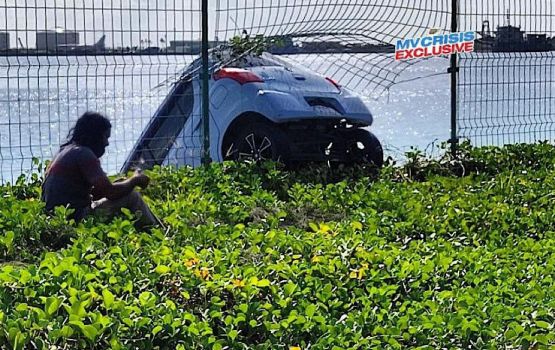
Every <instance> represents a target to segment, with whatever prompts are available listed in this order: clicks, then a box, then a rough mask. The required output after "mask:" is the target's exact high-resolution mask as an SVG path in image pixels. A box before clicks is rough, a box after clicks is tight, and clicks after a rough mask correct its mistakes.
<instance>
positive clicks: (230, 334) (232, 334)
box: [227, 329, 239, 340]
mask: <svg viewBox="0 0 555 350" xmlns="http://www.w3.org/2000/svg"><path fill="white" fill-rule="evenodd" d="M238 335H239V332H237V331H236V330H235V329H232V330H230V331H229V332H227V336H228V337H229V339H231V340H235V338H237V336H238Z"/></svg>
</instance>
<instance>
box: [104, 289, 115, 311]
mask: <svg viewBox="0 0 555 350" xmlns="http://www.w3.org/2000/svg"><path fill="white" fill-rule="evenodd" d="M102 299H103V300H104V307H105V308H106V309H109V308H111V307H112V304H114V300H115V298H114V294H112V292H110V291H109V290H108V289H106V288H104V289H103V290H102Z"/></svg>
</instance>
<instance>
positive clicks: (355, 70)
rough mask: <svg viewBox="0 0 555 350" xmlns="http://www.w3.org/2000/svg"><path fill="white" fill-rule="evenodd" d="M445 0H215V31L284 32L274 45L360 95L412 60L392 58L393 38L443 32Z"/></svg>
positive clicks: (387, 83)
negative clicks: (281, 44) (280, 43)
mask: <svg viewBox="0 0 555 350" xmlns="http://www.w3.org/2000/svg"><path fill="white" fill-rule="evenodd" d="M450 23H451V1H450V0H439V1H438V0H410V1H395V0H377V1H367V0H351V1H330V0H259V1H244V0H218V1H217V6H216V37H217V38H218V39H219V40H220V41H225V40H227V39H229V38H230V37H233V36H235V35H241V33H242V32H243V31H244V32H246V33H248V34H249V35H256V34H262V35H265V36H267V37H272V36H277V37H285V38H287V39H288V40H287V41H286V43H285V47H282V48H281V49H280V48H277V49H276V51H277V52H280V53H282V54H284V55H287V58H288V59H289V60H291V61H292V62H295V63H298V64H301V65H303V66H306V67H309V68H310V69H312V70H314V71H316V72H318V73H320V74H322V75H326V76H330V77H332V78H334V79H336V80H338V81H339V82H340V83H341V84H342V85H344V86H346V87H348V88H350V89H351V90H353V91H355V92H357V93H358V94H360V95H362V96H369V97H378V96H380V95H381V94H382V93H383V92H384V91H385V90H387V89H388V88H390V87H391V86H392V85H394V84H395V83H397V82H398V81H399V80H400V79H402V77H401V74H402V73H403V71H405V69H407V67H408V66H410V65H413V64H416V63H417V62H415V61H394V60H393V59H392V55H391V53H392V52H393V51H394V44H395V42H396V41H397V40H398V39H402V38H406V37H417V36H420V35H424V34H427V33H429V31H430V30H436V31H438V32H440V33H441V32H448V31H449V28H450Z"/></svg>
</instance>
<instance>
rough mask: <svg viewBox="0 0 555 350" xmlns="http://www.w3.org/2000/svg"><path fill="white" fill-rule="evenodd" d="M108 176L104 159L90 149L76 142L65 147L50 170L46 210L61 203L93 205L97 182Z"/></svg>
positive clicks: (45, 191)
mask: <svg viewBox="0 0 555 350" xmlns="http://www.w3.org/2000/svg"><path fill="white" fill-rule="evenodd" d="M104 176H106V174H105V173H104V171H103V170H102V168H101V167H100V160H99V159H98V157H97V156H96V155H95V154H94V153H93V151H92V150H91V149H90V148H88V147H85V146H79V145H75V144H69V145H67V146H65V147H63V148H62V149H60V151H59V152H58V154H56V156H55V157H54V159H53V160H52V163H50V165H49V167H48V169H47V170H46V178H45V180H44V184H43V187H42V199H43V201H44V202H46V209H47V210H51V209H53V208H54V207H56V206H59V205H63V206H65V205H69V206H70V207H71V208H74V209H83V208H89V207H90V205H91V191H92V187H93V183H94V182H95V181H97V180H98V179H99V177H104Z"/></svg>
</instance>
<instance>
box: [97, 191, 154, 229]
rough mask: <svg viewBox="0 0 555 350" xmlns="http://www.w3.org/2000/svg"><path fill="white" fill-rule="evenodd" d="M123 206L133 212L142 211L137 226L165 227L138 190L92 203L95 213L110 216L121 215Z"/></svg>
mask: <svg viewBox="0 0 555 350" xmlns="http://www.w3.org/2000/svg"><path fill="white" fill-rule="evenodd" d="M121 208H127V209H129V210H130V211H131V212H132V213H136V212H140V214H138V215H137V217H138V221H137V225H136V226H137V228H144V227H148V226H160V227H162V228H163V227H164V225H163V224H162V223H161V222H160V220H159V219H158V218H157V217H156V216H155V215H154V213H153V212H152V211H151V210H150V208H149V207H148V205H147V204H146V203H145V201H144V200H143V198H142V197H141V195H140V194H139V193H138V192H136V191H132V192H131V193H129V194H128V195H126V196H123V197H122V198H120V199H117V200H115V201H111V200H109V199H107V198H102V199H100V200H98V201H94V202H93V203H92V209H93V211H94V212H95V213H102V214H105V215H108V216H109V217H114V216H116V215H121Z"/></svg>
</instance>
